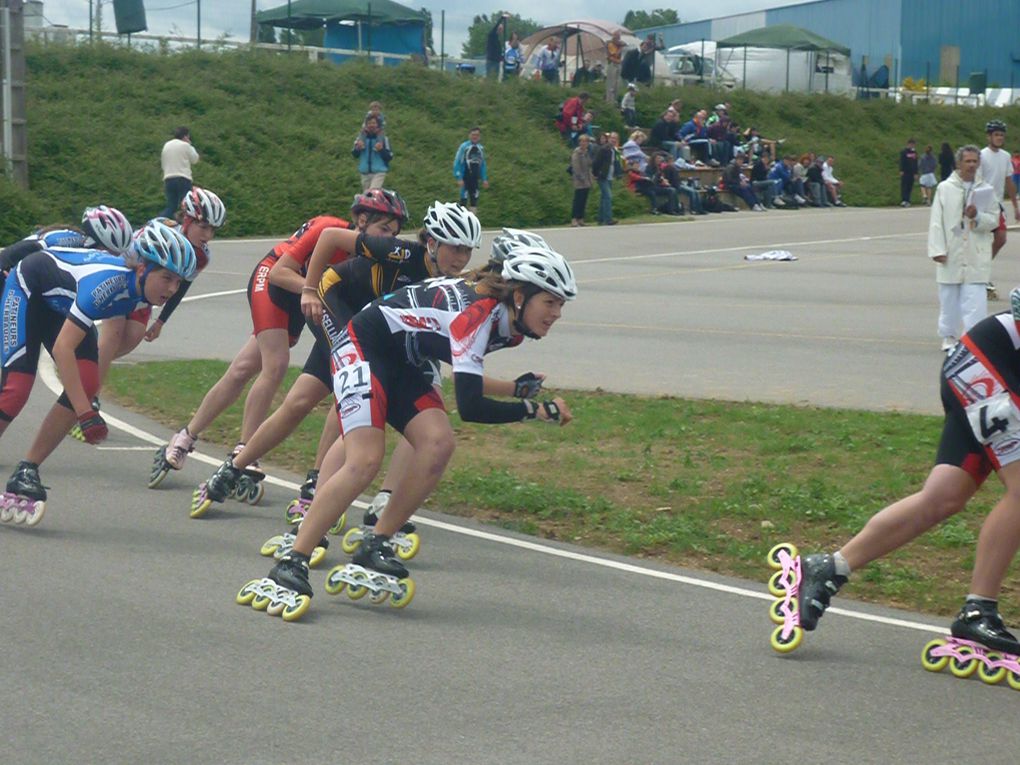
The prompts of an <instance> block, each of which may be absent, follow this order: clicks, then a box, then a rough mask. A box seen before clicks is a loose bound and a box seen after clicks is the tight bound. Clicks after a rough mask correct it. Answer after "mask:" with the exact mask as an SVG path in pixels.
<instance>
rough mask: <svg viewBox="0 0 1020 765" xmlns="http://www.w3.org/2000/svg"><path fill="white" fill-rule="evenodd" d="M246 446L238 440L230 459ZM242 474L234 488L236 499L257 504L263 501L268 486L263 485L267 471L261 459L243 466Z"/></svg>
mask: <svg viewBox="0 0 1020 765" xmlns="http://www.w3.org/2000/svg"><path fill="white" fill-rule="evenodd" d="M243 448H244V444H243V443H241V442H238V444H237V446H235V447H234V451H232V452H231V453H230V459H231V460H233V459H234V457H236V456H237V455H238V454H240V453H241V450H242V449H243ZM241 472H242V474H243V475H241V477H240V479H239V480H238V482H237V486H236V488H235V489H234V499H236V500H238V501H240V502H247V503H248V504H249V505H257V504H258V503H259V502H261V501H262V497H263V496H265V493H266V487H265V486H263V485H262V482H263V481H264V480H265V478H266V474H265V471H263V470H262V469H261V468H260V467H259V461H258V460H255V461H253V462H252V463H251V464H250V465H247V466H246V467H244V468H242V470H241Z"/></svg>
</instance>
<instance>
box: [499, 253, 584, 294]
mask: <svg viewBox="0 0 1020 765" xmlns="http://www.w3.org/2000/svg"><path fill="white" fill-rule="evenodd" d="M503 278H504V279H507V280H508V281H514V282H527V283H528V284H534V285H535V286H536V287H538V288H539V289H541V290H544V291H545V292H549V293H551V294H553V295H556V296H557V297H559V298H561V299H563V300H573V299H574V298H575V297H577V283H576V282H575V281H574V272H573V271H572V270H571V269H570V264H568V263H567V261H566V259H564V257H563V256H562V255H560V254H559V253H558V252H554V251H553V250H550V249H548V248H540V247H527V246H519V247H516V248H515V249H513V250H512V251H511V252H510V254H509V255H508V256H507V258H506V260H504V261H503Z"/></svg>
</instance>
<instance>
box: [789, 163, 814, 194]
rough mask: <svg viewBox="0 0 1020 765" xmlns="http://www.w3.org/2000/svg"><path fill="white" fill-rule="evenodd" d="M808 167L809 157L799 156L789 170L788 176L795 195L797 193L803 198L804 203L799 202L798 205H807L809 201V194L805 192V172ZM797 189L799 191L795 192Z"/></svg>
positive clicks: (809, 164)
mask: <svg viewBox="0 0 1020 765" xmlns="http://www.w3.org/2000/svg"><path fill="white" fill-rule="evenodd" d="M810 166H811V157H810V155H808V154H801V155H800V159H798V160H797V161H796V162H794V164H793V168H791V173H790V174H791V176H792V177H791V180H792V181H793V187H794V190H795V193H799V194H800V195H801V196H802V197H804V198H805V199H804V201H803V202H801V203H800V204H805V203H808V202H809V200H810V199H811V194H810V192H808V190H807V171H808V168H809V167H810ZM798 188H799V189H800V190H799V191H796V190H797V189H798Z"/></svg>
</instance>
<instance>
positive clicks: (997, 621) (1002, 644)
mask: <svg viewBox="0 0 1020 765" xmlns="http://www.w3.org/2000/svg"><path fill="white" fill-rule="evenodd" d="M950 632H951V633H952V635H953V637H955V638H960V639H961V640H972V641H974V642H975V643H980V644H981V645H984V646H987V647H988V648H991V649H993V650H996V651H1003V652H1004V653H1011V654H1013V655H1014V656H1017V655H1020V643H1018V642H1017V639H1016V637H1015V636H1014V635H1013V633H1012V632H1010V631H1009V630H1007V629H1006V626H1005V625H1004V624H1003V623H1002V617H1001V616H999V612H998V608H997V604H996V602H995V601H992V600H968V601H966V602H965V603H964V604H963V608H961V609H960V613H959V614H957V616H956V621H955V622H953V626H952V627H950Z"/></svg>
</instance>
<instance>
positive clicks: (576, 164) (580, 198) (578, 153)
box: [570, 133, 594, 226]
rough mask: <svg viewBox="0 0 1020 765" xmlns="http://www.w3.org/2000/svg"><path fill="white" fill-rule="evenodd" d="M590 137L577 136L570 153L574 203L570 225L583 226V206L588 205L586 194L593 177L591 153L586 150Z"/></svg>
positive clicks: (588, 191) (585, 134)
mask: <svg viewBox="0 0 1020 765" xmlns="http://www.w3.org/2000/svg"><path fill="white" fill-rule="evenodd" d="M590 142H591V137H590V136H589V135H588V134H587V133H581V135H579V136H578V137H577V148H576V149H574V153H573V154H571V155H570V175H571V176H572V177H573V179H574V205H573V209H572V212H571V218H570V225H571V226H583V225H585V223H584V208H585V207H586V206H587V205H588V194H589V193H590V192H591V187H592V184H593V183H594V178H593V176H592V174H591V153H590V152H589V150H588V146H589V143H590Z"/></svg>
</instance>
